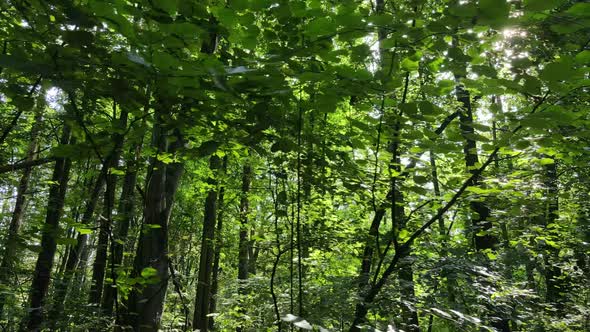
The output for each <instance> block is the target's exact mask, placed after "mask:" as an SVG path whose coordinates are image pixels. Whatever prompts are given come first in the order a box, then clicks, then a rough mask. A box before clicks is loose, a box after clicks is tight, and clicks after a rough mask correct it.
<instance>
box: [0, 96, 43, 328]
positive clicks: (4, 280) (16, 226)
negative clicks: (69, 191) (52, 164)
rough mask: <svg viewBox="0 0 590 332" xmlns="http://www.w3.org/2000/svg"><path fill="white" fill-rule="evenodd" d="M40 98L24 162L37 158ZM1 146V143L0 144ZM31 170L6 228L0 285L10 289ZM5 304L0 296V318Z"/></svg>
mask: <svg viewBox="0 0 590 332" xmlns="http://www.w3.org/2000/svg"><path fill="white" fill-rule="evenodd" d="M41 96H42V97H40V98H38V99H37V106H36V108H35V119H34V120H33V121H34V123H33V127H32V128H31V137H30V143H29V147H28V149H27V157H26V161H33V160H35V159H36V157H37V149H38V144H37V136H38V134H39V129H40V125H41V121H42V120H43V109H44V108H45V101H44V100H43V98H44V97H45V95H44V93H41ZM0 144H1V143H0ZM32 171H33V169H32V168H31V167H26V168H25V169H24V170H23V174H22V176H21V178H20V181H19V184H18V189H17V194H16V201H15V203H14V210H13V212H12V218H11V219H10V224H9V226H8V235H7V236H6V242H5V245H4V248H5V249H4V255H3V256H2V262H1V263H0V285H1V286H6V287H8V288H10V286H9V284H10V274H11V273H12V272H13V271H14V269H15V263H16V260H17V257H16V253H17V251H18V237H19V231H20V226H21V220H22V217H23V213H24V208H25V205H26V200H27V196H26V194H27V190H28V188H29V180H30V178H31V173H32ZM5 303H6V294H4V293H2V294H0V318H2V313H3V311H4V305H5Z"/></svg>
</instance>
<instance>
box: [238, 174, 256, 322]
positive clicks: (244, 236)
mask: <svg viewBox="0 0 590 332" xmlns="http://www.w3.org/2000/svg"><path fill="white" fill-rule="evenodd" d="M251 182H252V168H251V167H250V165H244V167H243V170H242V192H241V197H240V240H239V244H238V251H239V254H238V293H239V294H240V299H241V298H243V297H245V296H246V294H247V290H246V282H247V280H248V271H249V268H248V264H249V251H250V240H249V236H248V234H249V233H250V231H249V227H250V225H248V213H249V212H250V201H249V198H248V195H249V194H250V184H251ZM240 302H242V301H241V300H240ZM244 307H245V306H244V305H243V303H242V305H240V313H241V314H242V315H245V314H246V310H245V308H244ZM242 330H243V328H242V327H241V326H239V327H238V328H237V331H242Z"/></svg>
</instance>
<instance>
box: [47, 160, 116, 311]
mask: <svg viewBox="0 0 590 332" xmlns="http://www.w3.org/2000/svg"><path fill="white" fill-rule="evenodd" d="M105 171H106V169H105V167H104V166H103V169H102V170H101V171H100V173H99V175H98V177H97V179H96V182H95V183H94V186H93V188H92V191H91V193H90V197H88V198H87V200H86V205H85V207H84V214H83V215H82V220H81V223H82V224H83V225H90V220H91V219H92V216H93V215H94V210H95V209H96V205H97V203H98V198H99V196H100V193H101V191H102V188H103V185H104V178H105V175H106V174H104V173H105ZM87 242H88V234H78V236H77V239H76V244H75V245H74V246H73V247H72V248H71V249H70V253H69V255H68V260H67V262H66V267H65V270H64V272H63V278H62V279H61V280H60V281H59V282H57V283H56V287H55V292H54V294H53V308H52V309H51V313H50V316H51V317H54V321H55V322H56V321H57V318H58V317H60V315H61V313H62V312H63V309H64V306H65V301H66V296H67V294H68V289H69V288H70V285H71V283H72V280H73V278H74V275H75V273H76V270H77V269H78V266H79V265H80V261H81V260H82V259H81V258H82V256H83V254H84V253H85V252H86V250H87Z"/></svg>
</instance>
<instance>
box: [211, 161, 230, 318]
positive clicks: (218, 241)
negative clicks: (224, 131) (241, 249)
mask: <svg viewBox="0 0 590 332" xmlns="http://www.w3.org/2000/svg"><path fill="white" fill-rule="evenodd" d="M221 168H222V171H223V173H224V174H225V172H226V170H227V156H224V157H223V164H222V165H221ZM224 201H225V186H221V187H220V188H219V198H218V199H217V211H218V212H217V229H216V232H215V253H214V254H213V274H212V276H211V302H210V303H209V313H214V312H215V311H217V296H218V294H217V293H218V292H219V261H220V259H221V247H222V246H223V236H222V234H221V232H222V230H223V214H224V212H225V205H224V203H225V202H224ZM214 321H215V319H214V317H210V319H209V329H210V330H213V329H214V327H215V323H214Z"/></svg>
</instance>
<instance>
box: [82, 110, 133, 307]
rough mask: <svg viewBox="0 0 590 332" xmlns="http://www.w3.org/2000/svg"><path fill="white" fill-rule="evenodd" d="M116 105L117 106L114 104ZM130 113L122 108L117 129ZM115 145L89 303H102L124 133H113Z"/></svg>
mask: <svg viewBox="0 0 590 332" xmlns="http://www.w3.org/2000/svg"><path fill="white" fill-rule="evenodd" d="M113 107H115V106H113ZM127 118H128V113H127V111H125V109H121V115H120V118H119V121H118V124H117V127H118V128H116V129H118V130H119V131H123V132H124V131H125V130H126V129H127ZM113 136H114V137H113V141H114V144H115V145H114V147H113V150H112V152H111V153H110V155H109V157H107V160H106V164H107V165H106V166H107V175H106V181H105V182H106V191H105V194H104V204H103V215H102V216H101V217H100V220H99V221H98V225H99V233H98V244H97V247H96V256H95V259H94V264H93V270H92V283H91V285H90V294H89V298H88V303H89V304H91V305H98V304H100V300H101V297H102V290H103V286H104V277H105V269H106V265H107V251H108V244H109V236H110V234H111V225H112V223H113V220H112V217H113V208H114V204H115V189H116V186H117V176H116V175H115V174H112V173H111V171H110V169H111V168H115V167H117V166H118V165H119V159H120V158H121V149H122V148H123V143H124V141H125V137H124V135H123V134H120V133H117V134H115V135H113Z"/></svg>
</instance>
